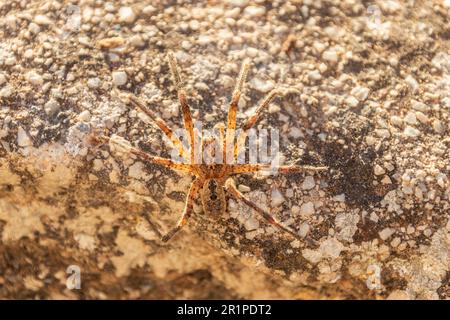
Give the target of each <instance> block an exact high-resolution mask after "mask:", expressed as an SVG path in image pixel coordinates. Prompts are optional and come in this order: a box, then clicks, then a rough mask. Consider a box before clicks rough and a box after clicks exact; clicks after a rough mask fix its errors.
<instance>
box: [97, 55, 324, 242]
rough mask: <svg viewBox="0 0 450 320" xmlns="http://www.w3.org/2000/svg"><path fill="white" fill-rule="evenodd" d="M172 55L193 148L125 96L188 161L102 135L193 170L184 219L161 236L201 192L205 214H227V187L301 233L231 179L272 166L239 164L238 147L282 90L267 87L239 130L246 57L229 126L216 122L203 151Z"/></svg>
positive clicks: (125, 148)
mask: <svg viewBox="0 0 450 320" xmlns="http://www.w3.org/2000/svg"><path fill="white" fill-rule="evenodd" d="M168 56H169V65H170V69H171V72H172V76H173V78H174V81H175V85H176V88H177V92H178V100H179V102H180V105H181V110H182V113H183V120H184V127H185V129H186V132H187V137H188V139H187V140H188V143H189V149H188V150H186V149H185V147H184V146H183V144H182V143H181V141H180V140H179V138H178V137H177V136H176V135H175V134H174V132H173V131H172V130H171V129H170V128H169V127H168V126H167V124H166V123H165V121H164V120H163V119H161V118H160V117H158V116H157V115H156V114H155V113H154V112H153V111H152V110H151V109H149V108H148V107H146V106H145V105H144V104H143V103H142V102H141V101H140V100H139V99H138V98H137V97H135V96H134V95H132V94H127V98H128V101H129V103H130V104H131V105H133V106H134V107H136V108H138V109H140V110H141V111H143V112H144V113H146V114H147V115H148V116H149V117H150V118H151V119H152V120H153V122H154V123H155V124H156V125H157V126H158V127H159V128H160V129H161V130H162V131H163V132H164V134H165V135H166V136H167V137H168V138H169V140H170V141H171V142H172V144H173V146H174V147H175V148H176V149H177V153H179V155H180V157H181V158H182V159H185V161H182V162H176V161H174V160H171V159H166V158H161V157H157V156H153V155H150V154H148V153H145V152H143V151H142V150H140V149H137V148H134V147H132V146H131V144H130V143H129V142H127V141H126V140H124V139H123V138H121V137H119V136H117V135H113V136H112V137H111V138H107V137H104V136H103V137H100V140H102V141H103V142H109V145H110V147H111V149H115V150H116V151H119V152H123V153H132V154H134V155H136V156H137V157H140V158H142V159H144V160H146V161H149V162H151V163H155V164H157V165H162V166H165V167H168V168H171V169H174V170H178V171H182V172H185V173H189V174H192V175H193V176H194V177H195V178H194V181H193V182H192V184H191V187H190V189H189V192H188V195H187V198H186V204H185V207H184V210H183V213H182V216H181V219H180V220H179V222H178V224H177V225H176V226H175V227H174V228H172V229H171V230H170V231H169V232H168V233H167V234H166V235H164V236H163V237H162V240H163V241H168V240H169V239H170V238H172V236H173V235H174V234H175V233H176V232H177V231H178V230H180V229H181V228H182V227H183V226H184V225H185V224H186V223H187V221H188V218H189V217H190V215H191V214H192V212H193V204H194V200H195V199H196V198H198V196H200V198H201V202H202V205H203V209H204V211H205V212H206V213H207V214H212V215H220V214H223V213H224V212H225V210H226V204H227V202H226V196H225V193H226V192H227V193H228V194H229V195H231V196H232V197H233V198H235V199H236V200H238V201H242V202H244V203H245V204H247V205H248V206H250V207H251V208H253V209H254V210H255V211H256V212H257V213H258V214H260V216H261V217H262V218H264V219H265V220H266V221H267V222H268V223H270V224H272V225H274V226H276V227H277V228H279V229H281V230H283V231H285V232H288V233H290V234H291V235H293V236H294V237H296V238H298V235H297V234H296V233H295V232H294V231H292V230H291V229H289V228H286V227H284V226H283V225H281V224H280V223H279V222H278V221H276V219H275V218H273V217H272V216H271V215H270V214H269V213H268V212H266V211H264V210H262V209H261V208H260V207H259V206H258V205H256V204H255V203H253V202H252V201H250V200H249V199H247V198H246V197H245V196H244V195H243V194H242V193H241V192H240V191H239V190H238V189H237V188H236V186H235V184H234V182H233V180H232V179H231V176H233V175H236V174H240V173H256V172H261V171H266V170H268V169H274V168H272V164H268V163H263V164H248V163H247V164H246V163H244V164H242V163H238V161H237V160H238V155H239V152H240V151H241V150H242V149H243V148H245V140H246V137H247V134H248V131H249V130H250V129H251V128H252V127H253V125H254V124H255V123H256V121H257V120H258V118H259V116H260V114H261V112H262V111H263V110H264V109H266V108H267V106H268V105H269V104H270V102H271V101H272V100H273V99H274V98H275V97H276V96H277V95H278V94H279V93H280V92H279V91H278V90H277V89H274V90H272V91H271V92H269V93H268V94H267V95H266V97H265V98H264V99H263V101H262V102H261V104H260V105H259V106H258V107H257V108H256V110H255V111H254V112H253V113H252V114H251V115H250V117H248V119H247V120H246V121H245V122H244V124H243V125H242V127H241V130H240V131H239V132H238V131H237V130H236V113H237V107H238V102H239V98H240V96H241V92H242V88H243V86H244V83H245V79H246V77H247V73H248V69H249V62H248V61H244V63H243V65H242V68H241V71H240V73H239V78H238V81H237V84H236V87H235V89H234V92H233V96H232V98H231V103H230V107H229V111H228V121H227V126H226V130H225V126H224V125H223V124H218V125H216V126H215V129H217V131H218V134H217V135H209V136H207V137H205V138H200V139H201V143H200V145H201V150H197V149H198V147H195V146H198V145H199V144H198V143H196V139H197V138H198V136H199V134H198V132H197V131H196V130H195V129H194V125H193V121H192V116H191V112H190V108H189V106H188V104H187V100H186V92H185V89H184V87H183V84H182V80H181V76H180V73H179V71H178V67H177V62H176V60H175V58H174V56H173V55H172V54H171V53H169V55H168ZM235 136H236V137H235ZM235 140H236V142H235ZM198 152H201V154H202V156H201V157H200V161H198V159H199V158H198ZM218 159H220V160H218ZM275 169H276V171H277V173H281V174H283V173H293V172H304V171H312V172H317V171H322V170H325V169H327V168H326V167H312V166H298V165H282V166H278V167H276V168H275Z"/></svg>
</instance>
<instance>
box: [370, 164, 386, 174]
mask: <svg viewBox="0 0 450 320" xmlns="http://www.w3.org/2000/svg"><path fill="white" fill-rule="evenodd" d="M373 172H374V173H375V175H376V176H381V175H382V174H385V173H386V171H385V170H384V169H383V167H381V166H380V165H379V164H376V165H375V167H374V168H373Z"/></svg>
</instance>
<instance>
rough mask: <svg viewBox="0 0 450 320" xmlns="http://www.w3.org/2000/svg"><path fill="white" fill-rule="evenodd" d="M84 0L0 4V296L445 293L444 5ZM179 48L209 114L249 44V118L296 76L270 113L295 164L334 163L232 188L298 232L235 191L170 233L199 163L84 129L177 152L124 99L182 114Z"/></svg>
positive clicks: (175, 123)
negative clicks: (190, 172) (150, 159)
mask: <svg viewBox="0 0 450 320" xmlns="http://www.w3.org/2000/svg"><path fill="white" fill-rule="evenodd" d="M71 3H72V2H69V1H36V0H32V1H22V2H14V3H10V2H8V1H0V16H1V17H4V19H1V20H0V38H1V39H2V42H1V43H0V297H1V298H32V299H34V298H41V299H43V298H50V299H55V298H69V299H80V298H88V299H104V298H122V299H124V298H144V299H145V298H160V299H161V298H199V299H201V298H215V299H221V298H250V299H251V298H291V299H311V298H336V299H352V298H359V299H361V298H363V299H366V298H369V299H371V298H377V299H385V298H388V299H448V298H449V294H450V288H449V261H450V259H449V244H450V236H449V231H450V223H449V212H450V204H449V203H450V202H449V197H450V183H449V172H450V163H449V156H448V155H449V154H450V150H449V148H450V137H449V136H450V121H449V115H450V112H449V108H450V96H449V92H450V91H449V82H450V74H449V71H450V58H449V52H450V46H449V40H448V39H449V24H448V15H449V10H450V8H449V7H448V1H442V0H434V1H425V2H420V3H419V2H414V1H406V0H405V1H399V0H392V1H374V3H373V4H371V5H370V6H367V2H365V1H331V0H330V1H325V0H323V1H302V0H295V1H294V0H290V1H284V0H283V1H281V0H275V1H271V2H265V1H255V2H253V1H235V0H233V1H212V2H211V1H200V2H195V4H191V1H178V2H177V3H178V4H177V5H176V6H174V5H173V2H172V1H155V2H154V3H153V2H152V5H148V3H146V4H144V2H136V3H135V4H130V3H131V2H130V1H115V2H105V3H103V2H98V1H89V0H87V1H80V2H79V5H73V4H71ZM169 50H171V51H173V52H174V53H175V55H176V57H177V59H178V61H179V63H180V66H181V68H182V76H183V78H184V80H185V83H186V87H187V91H188V93H189V103H190V104H191V107H192V110H193V115H194V117H195V118H196V119H198V120H202V121H203V122H204V123H206V124H208V126H210V127H212V126H213V125H214V124H215V123H217V122H219V121H224V119H225V115H226V111H227V105H228V103H229V99H230V95H231V92H232V89H233V86H234V80H233V79H235V78H236V76H237V73H238V71H239V67H240V63H241V62H242V60H243V59H245V58H251V59H252V61H253V64H252V67H251V70H250V75H249V84H248V88H247V89H246V90H245V92H244V94H243V96H242V97H241V100H240V103H239V115H238V121H239V123H241V122H242V120H243V118H244V116H245V115H248V114H249V110H251V109H252V108H253V107H254V106H255V105H256V104H257V103H258V101H259V100H260V99H262V98H263V96H264V93H265V92H267V91H268V90H270V89H271V88H273V87H274V85H275V84H278V85H280V86H281V87H288V86H289V87H291V88H292V89H291V90H289V92H288V93H287V94H286V95H284V97H282V98H280V99H278V100H276V101H275V102H274V103H273V106H272V107H271V108H270V110H269V112H267V113H264V115H263V117H262V118H261V120H260V121H259V122H258V126H259V127H260V128H267V129H268V128H276V129H278V130H279V131H280V137H281V139H280V145H281V151H282V152H283V155H284V159H286V161H285V162H286V163H290V162H291V161H294V160H298V159H300V160H299V161H300V163H302V164H308V165H326V166H328V167H329V168H330V169H329V170H328V171H327V172H325V173H323V174H320V175H314V177H310V176H309V174H296V175H291V176H272V177H260V176H252V175H247V176H239V177H236V184H237V185H242V186H245V188H244V187H241V190H242V192H243V193H245V194H247V195H248V196H249V197H250V198H251V199H252V200H254V201H257V203H258V204H259V205H260V206H261V207H263V208H266V209H267V210H270V212H271V214H272V215H274V216H276V217H277V218H278V219H279V220H281V221H282V222H283V224H285V225H286V226H289V227H290V228H292V229H295V230H296V231H297V232H298V234H299V236H301V237H302V238H303V239H304V241H299V240H294V241H293V239H292V238H291V237H290V236H289V235H286V234H284V233H282V232H280V231H279V230H278V229H274V228H272V227H270V226H268V225H267V224H266V223H265V222H264V221H260V220H259V219H258V218H257V217H256V216H255V212H253V210H251V209H250V208H248V207H246V206H245V205H243V204H242V203H236V202H233V201H232V200H229V205H228V206H229V210H228V213H227V214H226V215H225V216H223V217H218V218H212V217H207V216H205V215H204V214H202V209H201V206H200V203H198V204H196V206H195V212H196V214H195V215H194V216H193V217H192V218H191V220H190V222H189V224H188V226H186V227H185V228H184V229H183V231H181V232H180V233H179V234H178V235H176V236H175V237H174V238H173V239H172V240H171V241H170V242H169V243H167V244H162V243H161V242H160V241H159V235H158V233H159V232H165V231H167V230H168V229H169V228H171V227H172V226H173V225H174V224H175V223H176V221H177V220H178V218H179V216H180V213H181V211H182V209H183V205H184V198H185V196H186V192H187V190H188V188H189V184H190V182H191V177H189V176H184V175H179V174H177V173H175V172H172V171H170V170H167V169H164V168H161V167H157V166H154V165H150V164H147V163H145V162H142V161H141V160H138V159H134V158H130V157H127V156H124V155H120V154H118V153H115V152H113V150H110V148H109V147H108V146H102V147H93V146H92V145H90V144H89V143H88V142H89V141H88V137H89V135H90V134H91V133H92V132H94V131H95V130H101V131H102V132H105V134H107V135H112V134H117V135H119V136H122V137H124V138H125V139H127V141H130V142H131V144H132V145H134V146H138V147H140V148H142V149H143V150H145V151H147V152H149V153H152V154H156V155H160V156H165V157H169V156H170V150H171V147H170V145H169V144H168V143H166V142H165V140H164V139H162V135H161V133H160V132H159V131H158V130H157V128H156V127H155V126H154V125H152V124H149V121H148V118H146V117H145V116H144V115H143V114H141V113H140V112H137V111H136V110H133V109H132V108H130V107H129V106H127V105H126V104H124V103H123V102H121V100H119V99H118V97H117V90H122V91H129V92H133V93H134V94H136V95H137V96H139V97H140V98H141V99H142V100H144V101H146V103H148V105H149V106H150V107H151V108H152V109H153V110H154V111H155V112H156V113H157V114H158V115H159V116H161V117H162V118H163V119H164V120H165V121H167V122H168V124H169V125H170V126H171V127H172V128H174V129H175V128H180V127H181V126H182V118H181V112H179V110H178V106H177V102H176V90H175V88H174V86H173V84H172V82H171V79H170V73H169V69H168V66H167V60H166V53H167V52H168V51H169ZM272 195H276V198H275V199H271V197H272ZM274 203H275V206H272V204H274ZM69 266H72V267H71V269H73V270H75V269H76V267H78V268H79V270H80V272H81V288H80V289H76V288H75V289H70V286H69V287H68V286H67V284H68V278H69V274H67V273H66V270H67V269H68V267H69ZM73 266H75V267H73ZM74 268H75V269H74Z"/></svg>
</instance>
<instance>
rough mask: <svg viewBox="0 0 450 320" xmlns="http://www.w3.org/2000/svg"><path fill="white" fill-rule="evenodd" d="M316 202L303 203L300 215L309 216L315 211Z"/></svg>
mask: <svg viewBox="0 0 450 320" xmlns="http://www.w3.org/2000/svg"><path fill="white" fill-rule="evenodd" d="M314 212H315V211H314V204H313V203H312V202H307V203H304V204H302V206H301V207H300V215H302V216H304V217H309V216H310V215H312V214H313V213H314Z"/></svg>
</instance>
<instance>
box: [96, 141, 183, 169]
mask: <svg viewBox="0 0 450 320" xmlns="http://www.w3.org/2000/svg"><path fill="white" fill-rule="evenodd" d="M95 140H96V142H100V143H104V144H106V143H108V144H109V146H110V149H111V151H115V152H117V153H119V154H127V153H128V154H133V155H135V156H137V157H139V158H141V159H144V160H145V161H148V162H151V163H154V164H157V165H161V166H164V167H167V168H170V169H173V170H178V171H183V172H188V173H192V167H191V165H189V164H185V163H178V162H174V161H172V160H170V159H166V158H162V157H158V156H154V155H151V154H149V153H147V152H144V151H142V150H140V149H137V148H134V147H132V146H131V144H130V143H129V142H128V141H127V140H125V139H124V138H122V137H119V136H117V135H113V136H112V137H106V136H97V137H95Z"/></svg>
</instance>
